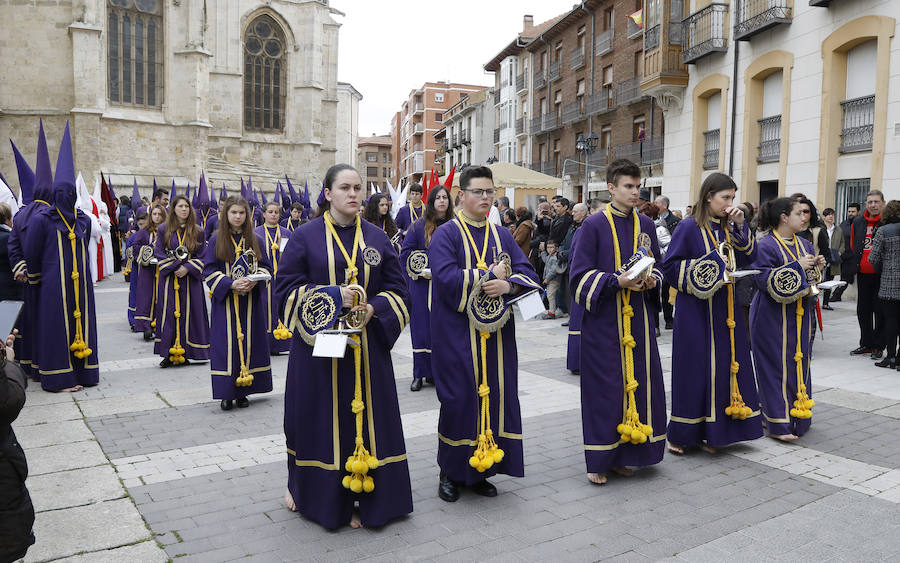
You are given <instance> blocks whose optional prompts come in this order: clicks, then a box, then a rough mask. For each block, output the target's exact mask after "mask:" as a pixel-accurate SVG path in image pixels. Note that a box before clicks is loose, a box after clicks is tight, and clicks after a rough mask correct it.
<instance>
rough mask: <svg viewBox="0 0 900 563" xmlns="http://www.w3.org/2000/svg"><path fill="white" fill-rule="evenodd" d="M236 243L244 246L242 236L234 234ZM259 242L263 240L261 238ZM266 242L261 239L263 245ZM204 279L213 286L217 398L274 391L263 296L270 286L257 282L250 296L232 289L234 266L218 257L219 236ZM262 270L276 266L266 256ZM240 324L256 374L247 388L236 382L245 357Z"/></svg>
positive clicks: (210, 248)
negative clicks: (240, 337)
mask: <svg viewBox="0 0 900 563" xmlns="http://www.w3.org/2000/svg"><path fill="white" fill-rule="evenodd" d="M232 238H233V240H234V242H235V243H237V244H240V242H241V239H242V238H243V236H242V235H232ZM257 240H259V237H257ZM263 243H264V241H262V240H259V244H260V246H262V244H263ZM203 265H204V266H203V279H205V280H206V284H207V286H209V292H210V293H211V294H212V296H211V298H210V303H211V305H210V306H211V309H212V310H211V311H210V321H211V323H212V334H211V338H210V341H209V344H210V362H209V370H210V375H211V377H212V391H213V399H219V400H223V399H224V400H231V399H240V398H243V397H246V396H247V395H252V394H254V393H269V392H270V391H272V366H271V364H270V361H269V342H268V336H267V334H266V329H267V327H268V318H267V315H266V310H265V306H264V304H263V296H264V294H265V293H266V289H267V287H268V285H267V284H265V283H257V284H256V286H255V287H254V288H253V289H252V290H251V291H250V293H248V294H247V295H238V294H236V293H235V292H234V291H232V290H231V284H232V283H233V281H234V280H232V279H231V266H232V264H230V263H225V262H223V261H222V260H219V259H218V258H217V257H216V235H213V238H212V239H210V241H209V244H208V245H207V246H206V252H205V254H204V256H203ZM257 266H258V270H259V271H265V272H268V273H269V274H271V272H272V266H271V264H270V263H269V259H268V258H267V257H266V256H265V255H263V256H260V257H259V260H258V262H257ZM235 295H238V298H237V303H238V305H237V308H238V311H237V314H238V315H239V317H238V318H236V317H235V302H234V296H235ZM238 322H240V328H241V331H242V332H243V334H244V344H243V346H244V360H245V361H246V362H247V368H248V369H249V370H250V374H251V375H253V383H251V384H250V385H249V386H246V387H237V386H236V385H235V380H236V379H237V377H238V376H239V375H240V374H241V357H240V349H239V348H238V346H239V344H238V339H237V327H238Z"/></svg>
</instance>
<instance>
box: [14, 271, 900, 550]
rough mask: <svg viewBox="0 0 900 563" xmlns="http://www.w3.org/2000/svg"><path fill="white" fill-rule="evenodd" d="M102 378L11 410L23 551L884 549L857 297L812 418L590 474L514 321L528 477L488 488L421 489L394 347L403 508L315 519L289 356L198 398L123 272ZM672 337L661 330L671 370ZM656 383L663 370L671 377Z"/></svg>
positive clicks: (830, 335)
mask: <svg viewBox="0 0 900 563" xmlns="http://www.w3.org/2000/svg"><path fill="white" fill-rule="evenodd" d="M96 293H97V310H98V311H100V312H101V313H100V316H99V318H98V321H99V326H100V339H101V340H100V346H99V348H100V358H101V360H102V362H101V383H100V385H99V386H97V387H94V388H91V389H86V390H84V391H82V392H80V393H76V394H72V395H69V394H61V395H56V394H49V393H44V392H42V391H41V390H40V388H39V386H36V385H32V386H31V388H29V393H28V403H27V405H26V408H25V410H24V411H23V413H22V415H21V417H20V418H19V420H17V421H16V423H15V424H14V426H15V429H16V432H17V433H18V435H19V439H20V441H21V443H22V444H23V446H24V447H25V448H26V453H27V456H28V460H29V463H30V466H31V476H30V477H29V480H28V486H29V488H30V490H31V492H32V495H33V499H34V504H35V507H36V510H37V511H38V514H37V522H36V525H35V534H36V535H37V538H38V541H37V544H36V545H35V546H33V547H32V549H31V551H30V552H29V554H28V557H27V559H26V560H27V561H44V560H57V559H62V560H66V561H115V562H119V561H165V560H167V559H178V561H182V560H184V561H229V560H233V559H242V558H247V559H251V560H254V561H297V560H313V561H349V560H360V559H362V560H375V561H392V562H393V561H419V560H435V561H472V560H479V561H485V560H490V561H522V560H526V561H530V560H545V561H546V560H553V561H596V560H603V559H615V560H617V561H618V560H624V561H646V560H661V559H675V560H679V561H681V560H684V561H706V560H710V561H713V560H714V561H721V560H724V559H726V558H727V559H728V560H733V561H761V560H782V559H790V560H792V561H826V560H834V561H841V560H846V561H879V560H897V559H898V558H900V507H898V503H900V373H897V372H895V371H889V370H885V369H878V368H875V367H873V366H872V362H871V361H870V360H868V359H862V358H851V357H850V356H849V355H848V354H847V351H848V350H850V349H851V348H853V347H855V345H856V340H857V338H858V329H857V328H856V319H855V316H854V314H853V311H854V309H853V307H854V303H852V302H850V303H836V304H835V309H836V310H835V311H833V312H831V311H825V325H826V328H825V333H824V335H820V337H819V340H817V342H816V345H815V351H814V358H813V367H812V369H813V390H814V396H815V399H816V407H815V409H814V410H815V413H814V415H813V425H812V429H811V431H810V432H809V433H808V434H807V435H806V436H804V437H803V438H802V439H801V440H799V441H798V442H797V443H795V444H791V445H788V444H781V443H777V442H775V441H773V440H770V439H768V438H763V439H760V440H757V441H755V442H752V443H748V444H742V445H739V446H734V447H731V448H726V449H724V450H723V451H721V452H720V453H718V454H715V455H710V454H706V453H700V452H697V453H689V454H688V455H685V456H681V457H676V456H671V455H667V456H666V458H665V459H664V460H663V462H662V463H661V464H659V465H657V466H655V467H652V468H647V469H643V470H640V471H638V472H637V473H636V475H635V476H634V477H632V478H621V477H616V476H612V477H611V478H610V482H609V483H608V484H607V485H604V486H602V487H598V486H594V485H591V484H589V483H588V482H587V480H586V478H585V475H584V471H585V468H584V457H583V450H582V435H581V418H580V410H579V409H580V393H579V388H578V385H579V380H578V377H577V376H573V375H570V374H569V373H568V371H567V370H566V369H565V353H566V329H565V328H563V327H561V326H560V322H559V321H530V322H527V323H519V324H518V326H517V331H518V347H519V356H520V372H519V376H520V390H521V402H522V412H523V416H524V435H525V459H526V477H525V478H523V479H511V478H505V477H497V478H495V479H493V482H494V483H495V484H496V485H497V487H498V489H499V491H500V495H499V496H498V497H497V498H494V499H486V498H482V497H477V496H473V495H471V494H466V493H465V492H464V493H463V497H462V498H461V499H460V501H459V502H457V503H454V504H448V503H445V502H442V501H441V500H439V499H438V498H437V491H436V489H437V473H438V469H437V464H436V460H435V452H436V448H437V437H436V433H435V432H436V424H437V415H438V407H439V404H438V401H437V399H436V397H435V393H434V388H433V387H430V386H426V387H425V388H424V389H423V390H422V391H420V392H418V393H412V392H410V391H409V381H410V377H411V372H412V360H411V357H412V351H411V346H410V342H409V336H408V333H406V334H404V335H403V336H401V339H400V341H399V342H398V344H397V346H396V347H395V349H394V352H393V359H394V368H395V372H396V375H397V379H396V382H397V393H398V396H399V397H400V409H401V412H402V416H403V427H404V432H405V436H406V443H407V451H408V454H409V467H410V474H411V478H412V488H413V499H414V503H415V504H414V508H415V510H414V512H413V514H412V515H411V516H410V517H409V518H406V519H403V520H400V521H397V522H395V523H392V524H390V525H388V526H386V527H384V528H383V529H377V530H350V529H349V528H345V529H342V530H340V531H338V532H327V531H325V530H323V529H322V528H321V527H319V526H318V525H316V524H313V523H311V522H308V521H306V520H304V519H303V518H302V517H300V516H297V515H296V514H293V513H290V512H288V511H287V510H286V509H285V508H284V507H283V506H282V497H283V494H284V487H285V482H286V466H285V454H284V438H283V435H282V432H281V423H282V422H281V417H282V402H283V389H284V372H285V368H286V365H287V357H286V356H282V357H278V358H273V367H274V373H275V391H274V392H273V393H271V394H268V395H265V396H254V397H251V405H250V408H248V409H240V410H234V411H230V412H223V411H221V410H220V409H219V407H218V403H217V402H214V401H212V400H211V399H210V396H211V393H210V383H209V373H208V369H209V368H208V365H207V364H199V365H196V366H194V365H192V366H188V367H184V368H178V369H167V370H161V369H159V368H158V367H157V365H156V364H157V362H158V358H155V357H153V356H152V347H151V345H150V344H147V343H145V342H143V341H142V340H141V338H140V336H139V335H135V334H131V333H130V332H129V331H128V326H127V323H126V322H125V315H124V312H125V302H126V299H127V288H126V286H125V284H124V283H122V281H121V277H120V276H117V277H116V278H114V279H113V280H110V281H105V282H102V283H100V284H99V285H98V287H97V292H96ZM670 349H671V333H670V332H664V334H663V336H662V337H661V338H660V351H661V355H662V358H663V367H664V369H665V370H666V372H667V375H666V378H667V379H668V370H669V365H670V361H669V357H670ZM667 385H668V381H667Z"/></svg>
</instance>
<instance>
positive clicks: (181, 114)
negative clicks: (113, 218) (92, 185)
mask: <svg viewBox="0 0 900 563" xmlns="http://www.w3.org/2000/svg"><path fill="white" fill-rule="evenodd" d="M334 15H342V14H340V12H337V11H335V10H333V9H332V8H330V7H329V5H328V1H327V0H268V1H265V2H259V1H254V0H24V1H23V0H0V21H3V22H4V25H3V27H4V32H3V37H0V61H2V64H0V138H6V137H10V138H12V139H13V140H14V141H15V142H16V144H17V145H18V146H19V148H20V149H21V150H22V152H23V154H25V155H26V157H27V158H28V159H29V161H30V162H31V163H32V164H33V158H34V157H33V155H34V151H35V148H36V133H37V129H38V119H39V118H42V119H43V120H44V126H45V129H46V130H47V136H48V142H49V144H50V145H51V146H50V150H51V151H52V154H54V155H55V152H53V151H55V150H56V144H57V143H58V142H59V138H60V136H61V133H62V130H63V128H64V126H65V122H66V120H67V119H68V120H69V121H70V123H71V131H72V138H73V144H74V151H75V164H76V168H77V169H78V170H80V171H82V172H83V173H84V176H85V178H86V179H90V178H93V177H94V176H95V175H99V172H100V171H103V172H104V173H107V174H109V175H112V178H113V182H114V184H115V186H116V187H117V188H118V189H119V193H120V194H122V193H123V190H122V188H123V187H124V188H126V190H127V187H128V186H130V185H131V183H132V180H131V178H132V176H135V177H136V178H137V179H138V183H139V185H140V186H142V187H148V186H150V185H151V184H152V181H153V178H154V177H155V178H156V179H157V181H158V182H160V183H161V184H162V185H167V184H169V183H170V182H171V178H174V179H175V180H176V183H177V184H178V185H179V186H184V185H185V184H186V183H187V182H188V181H190V182H191V183H192V184H195V183H196V182H197V180H198V178H199V177H200V172H201V170H203V171H207V173H208V175H209V176H210V179H211V180H212V182H213V184H214V187H215V188H216V189H219V188H221V183H222V182H225V183H226V184H227V185H228V190H229V192H230V193H235V191H236V189H237V188H238V187H239V182H238V176H239V175H243V176H244V177H246V176H248V175H251V176H252V177H253V179H254V186H258V187H263V188H264V189H266V191H271V190H272V189H273V187H274V181H275V179H276V178H277V177H282V178H283V176H284V174H288V175H290V176H291V178H292V179H299V180H300V183H301V185H302V181H303V179H308V180H309V182H310V185H314V184H317V183H318V182H319V180H321V178H322V177H323V176H324V173H325V170H326V169H327V168H328V167H329V166H331V165H332V164H333V163H334V160H335V152H336V150H337V149H336V145H337V143H336V138H335V137H336V121H337V120H336V114H337V112H338V95H337V58H338V29H339V24H338V23H337V22H336V21H335V20H334V19H333V17H332V16H334ZM0 171H3V172H4V173H5V175H6V177H7V179H8V180H9V181H10V182H11V183H12V184H14V185H16V186H17V185H18V182H17V179H16V178H15V164H14V160H13V156H12V151H11V150H9V149H8V148H7V149H2V150H0ZM89 181H90V180H89ZM129 191H130V190H128V191H126V192H125V193H128V192H129Z"/></svg>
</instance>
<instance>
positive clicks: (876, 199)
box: [850, 190, 885, 360]
mask: <svg viewBox="0 0 900 563" xmlns="http://www.w3.org/2000/svg"><path fill="white" fill-rule="evenodd" d="M884 205H885V203H884V194H883V193H882V192H881V190H870V191H869V193H868V194H867V195H866V210H865V211H864V212H863V214H862V215H861V216H859V217H857V218H856V219H854V220H853V224H852V225H851V227H850V248H851V249H852V250H853V255H854V257H853V260H854V264H856V265H857V271H856V288H857V296H856V318H857V320H858V321H859V348H857V349H855V350H853V351H852V352H850V354H851V355H853V356H861V355H863V354H870V355H871V358H872V359H873V360H878V359H880V358H881V355H882V352H883V350H884V345H885V343H884V342H883V341H882V334H881V326H882V310H881V307H879V306H878V289H879V287H880V285H881V273H879V272H878V271H877V270H875V268H874V267H873V266H872V264H870V263H869V252H870V251H871V249H872V239H873V238H875V231H876V230H877V229H878V223H879V222H880V221H881V212H882V211H883V210H884Z"/></svg>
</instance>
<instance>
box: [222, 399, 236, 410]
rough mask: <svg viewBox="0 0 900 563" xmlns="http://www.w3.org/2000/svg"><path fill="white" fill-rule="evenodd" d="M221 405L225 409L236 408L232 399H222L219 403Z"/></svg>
mask: <svg viewBox="0 0 900 563" xmlns="http://www.w3.org/2000/svg"><path fill="white" fill-rule="evenodd" d="M219 407H220V408H221V409H222V410H223V411H230V410H231V409H233V408H234V402H233V401H232V400H231V399H222V402H221V403H219Z"/></svg>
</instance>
